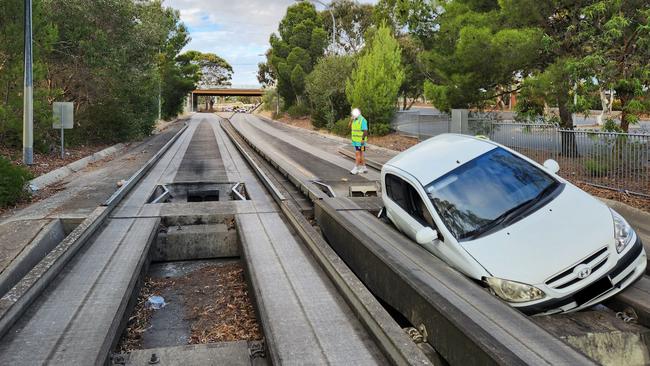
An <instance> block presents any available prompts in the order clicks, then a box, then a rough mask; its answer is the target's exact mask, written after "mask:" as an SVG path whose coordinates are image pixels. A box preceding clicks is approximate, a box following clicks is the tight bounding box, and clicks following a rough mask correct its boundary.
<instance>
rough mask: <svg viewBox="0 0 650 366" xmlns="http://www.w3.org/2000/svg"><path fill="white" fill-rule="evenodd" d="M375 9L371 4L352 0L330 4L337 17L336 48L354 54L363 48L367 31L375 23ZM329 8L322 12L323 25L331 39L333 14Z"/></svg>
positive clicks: (339, 0)
mask: <svg viewBox="0 0 650 366" xmlns="http://www.w3.org/2000/svg"><path fill="white" fill-rule="evenodd" d="M373 9H374V7H373V6H372V5H370V4H360V3H358V2H356V1H352V0H338V1H333V2H332V3H331V4H330V9H329V10H331V11H332V13H333V14H334V17H335V18H336V34H335V43H334V48H335V49H336V50H337V51H340V52H342V53H345V54H354V53H357V52H359V51H361V49H362V48H363V46H364V44H365V33H366V31H367V30H368V29H369V28H370V27H371V26H372V24H373ZM329 10H324V11H323V12H321V14H320V15H321V18H322V19H323V27H324V28H325V31H326V33H327V35H328V37H329V38H328V39H331V34H332V16H331V14H330V12H329Z"/></svg>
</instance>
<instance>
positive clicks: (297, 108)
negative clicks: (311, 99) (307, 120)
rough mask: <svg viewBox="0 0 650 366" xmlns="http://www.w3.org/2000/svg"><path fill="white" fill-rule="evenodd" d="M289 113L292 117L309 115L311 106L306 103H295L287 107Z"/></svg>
mask: <svg viewBox="0 0 650 366" xmlns="http://www.w3.org/2000/svg"><path fill="white" fill-rule="evenodd" d="M287 113H289V116H290V117H291V118H300V117H305V116H307V115H309V107H307V106H306V105H304V104H294V105H292V106H291V107H289V109H287Z"/></svg>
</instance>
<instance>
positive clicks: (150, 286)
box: [116, 278, 160, 353]
mask: <svg viewBox="0 0 650 366" xmlns="http://www.w3.org/2000/svg"><path fill="white" fill-rule="evenodd" d="M159 287H160V283H156V281H154V280H153V279H151V278H147V279H146V280H145V282H144V284H143V285H142V287H141V288H140V295H139V296H138V300H137V303H136V305H135V308H134V309H133V312H132V313H131V315H130V316H129V319H128V321H127V324H126V330H125V331H124V335H123V336H122V337H121V338H120V340H119V342H118V344H117V347H116V351H117V353H125V352H129V351H132V350H136V349H142V342H143V337H142V335H143V333H144V332H146V331H147V329H148V328H149V320H150V319H151V316H152V315H153V312H154V311H155V310H153V309H148V308H147V307H146V306H145V303H146V302H147V299H148V298H149V296H152V295H157V294H159V293H160V290H159Z"/></svg>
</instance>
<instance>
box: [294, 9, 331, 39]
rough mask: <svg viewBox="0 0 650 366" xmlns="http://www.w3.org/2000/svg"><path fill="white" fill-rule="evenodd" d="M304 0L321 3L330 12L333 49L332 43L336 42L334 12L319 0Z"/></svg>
mask: <svg viewBox="0 0 650 366" xmlns="http://www.w3.org/2000/svg"><path fill="white" fill-rule="evenodd" d="M301 1H303V0H296V2H301ZM305 1H309V2H313V3H318V4H321V5H323V6H324V7H325V8H326V9H327V10H328V11H329V12H330V15H331V16H332V50H334V48H335V47H336V46H335V44H334V43H335V42H336V18H335V17H334V12H333V11H332V7H331V6H330V5H328V4H325V3H324V2H322V1H320V0H305Z"/></svg>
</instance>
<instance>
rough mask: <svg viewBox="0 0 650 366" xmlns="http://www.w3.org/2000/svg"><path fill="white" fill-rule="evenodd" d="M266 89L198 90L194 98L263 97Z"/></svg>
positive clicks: (194, 93) (193, 93)
mask: <svg viewBox="0 0 650 366" xmlns="http://www.w3.org/2000/svg"><path fill="white" fill-rule="evenodd" d="M263 94H264V89H260V88H258V89H243V88H219V89H196V90H193V91H192V96H201V95H203V96H205V95H218V96H233V97H261V96H262V95H263Z"/></svg>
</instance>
